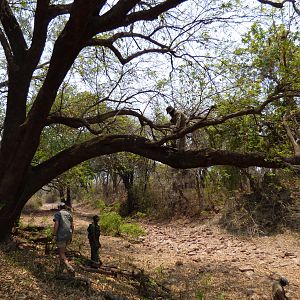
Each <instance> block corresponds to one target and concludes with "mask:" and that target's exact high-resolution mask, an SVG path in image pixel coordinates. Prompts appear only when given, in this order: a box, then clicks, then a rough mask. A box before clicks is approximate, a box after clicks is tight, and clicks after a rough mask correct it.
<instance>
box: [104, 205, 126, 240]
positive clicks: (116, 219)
mask: <svg viewBox="0 0 300 300" xmlns="http://www.w3.org/2000/svg"><path fill="white" fill-rule="evenodd" d="M122 222H123V219H122V217H121V216H120V215H119V214H118V213H116V212H114V211H112V212H103V213H102V214H101V217H100V227H101V231H102V232H103V233H105V234H108V235H113V236H117V235H120V226H121V224H122Z"/></svg>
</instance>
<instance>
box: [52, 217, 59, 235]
mask: <svg viewBox="0 0 300 300" xmlns="http://www.w3.org/2000/svg"><path fill="white" fill-rule="evenodd" d="M58 226H59V221H58V220H54V225H53V233H52V235H54V236H56V235H57V230H58Z"/></svg>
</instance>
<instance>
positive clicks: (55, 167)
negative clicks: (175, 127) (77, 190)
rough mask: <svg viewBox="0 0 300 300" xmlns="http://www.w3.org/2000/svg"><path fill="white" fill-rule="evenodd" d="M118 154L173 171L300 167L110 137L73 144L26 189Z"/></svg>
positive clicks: (297, 160)
mask: <svg viewBox="0 0 300 300" xmlns="http://www.w3.org/2000/svg"><path fill="white" fill-rule="evenodd" d="M122 151H126V152H131V153H134V154H137V155H141V156H143V157H146V158H149V159H152V160H155V161H159V162H161V163H164V164H167V165H169V166H171V167H173V168H183V169H186V168H198V167H209V166H213V165H232V166H236V167H241V168H246V167H249V166H258V167H266V168H282V167H285V166H286V165H287V164H295V165H299V164H300V157H299V156H298V157H290V158H280V157H278V158H277V159H274V158H273V159H268V158H266V157H265V156H264V155H263V154H259V153H249V154H247V153H244V154H242V153H237V152H230V151H223V150H213V149H200V150H195V151H178V150H176V149H174V148H171V147H167V146H158V145H153V144H152V143H151V142H150V140H148V139H146V138H143V137H140V136H132V135H111V136H103V137H95V138H94V139H91V140H89V141H86V142H83V143H81V144H78V145H74V146H72V147H71V148H69V149H66V150H64V151H62V152H60V153H59V154H57V155H56V156H54V157H52V158H51V159H49V160H47V161H45V162H44V163H42V164H40V165H38V166H36V167H34V168H33V169H32V174H31V175H30V178H29V181H28V183H27V186H28V189H29V190H32V189H33V190H38V189H39V188H41V187H42V186H43V185H45V184H47V183H48V182H49V181H51V180H52V179H54V178H55V177H57V176H58V175H59V174H61V173H63V172H65V171H67V170H68V169H70V168H72V167H74V166H75V165H77V164H79V163H81V162H83V161H85V160H88V159H91V158H93V157H96V156H101V155H107V154H112V153H117V152H122Z"/></svg>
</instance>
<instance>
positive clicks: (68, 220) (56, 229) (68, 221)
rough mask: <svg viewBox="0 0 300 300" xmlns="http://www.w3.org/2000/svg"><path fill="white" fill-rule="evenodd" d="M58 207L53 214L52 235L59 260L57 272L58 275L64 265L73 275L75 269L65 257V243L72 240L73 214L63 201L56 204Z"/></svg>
mask: <svg viewBox="0 0 300 300" xmlns="http://www.w3.org/2000/svg"><path fill="white" fill-rule="evenodd" d="M58 209H59V211H58V212H56V213H55V214H54V216H53V221H54V226H53V237H54V239H55V241H56V245H57V248H58V255H59V260H60V261H59V267H58V270H57V271H58V272H57V273H58V275H59V274H60V273H62V272H63V270H64V268H65V267H66V268H67V270H68V271H69V272H70V273H71V274H72V276H75V270H74V268H73V267H72V266H71V264H70V263H69V261H68V259H67V257H66V248H67V245H68V244H69V243H70V242H71V241H72V235H73V231H74V225H73V216H72V214H71V212H70V210H69V209H68V207H67V206H66V204H65V203H63V202H61V203H60V204H59V205H58Z"/></svg>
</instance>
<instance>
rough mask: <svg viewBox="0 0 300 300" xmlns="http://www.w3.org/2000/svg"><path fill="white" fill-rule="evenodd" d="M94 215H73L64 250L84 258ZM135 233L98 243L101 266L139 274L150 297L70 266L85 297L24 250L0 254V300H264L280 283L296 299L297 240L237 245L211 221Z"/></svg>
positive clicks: (289, 236) (122, 281) (45, 220)
mask: <svg viewBox="0 0 300 300" xmlns="http://www.w3.org/2000/svg"><path fill="white" fill-rule="evenodd" d="M50 208H51V207H50ZM95 213H97V211H96V210H94V211H93V210H92V209H90V208H87V207H83V206H77V207H75V208H74V219H75V230H76V233H75V234H74V238H73V242H72V244H71V246H70V248H71V250H74V251H79V252H80V253H82V254H83V255H85V256H89V247H88V240H87V236H86V228H87V226H88V223H89V222H90V220H91V216H92V215H93V214H95ZM52 215H53V211H49V206H48V207H44V211H41V212H39V213H36V214H34V215H31V216H29V215H24V216H22V224H23V225H26V224H30V225H32V224H43V225H50V226H52ZM141 225H142V227H143V228H144V229H145V231H146V233H147V234H146V235H145V236H144V237H141V238H139V239H136V240H129V239H126V238H123V237H110V236H102V237H101V244H102V248H101V259H102V261H103V263H104V265H106V266H116V267H118V268H120V269H122V270H134V269H136V268H139V269H143V270H144V271H145V274H146V275H149V276H150V277H149V281H148V283H149V284H150V285H152V287H153V290H154V291H152V290H151V289H150V290H149V291H148V292H145V291H143V287H144V286H141V285H139V284H138V283H137V282H135V281H134V280H131V279H128V278H126V277H123V276H121V275H120V276H117V277H116V276H109V275H104V274H98V273H88V272H86V271H84V270H82V268H80V264H79V262H78V261H76V260H73V261H72V264H73V265H74V266H75V268H76V271H77V274H78V275H79V276H85V277H88V278H90V279H91V282H92V292H91V294H90V295H88V294H87V293H86V290H85V288H84V286H81V285H75V284H71V283H69V282H68V281H61V280H57V279H55V277H54V271H53V270H54V266H55V264H56V261H57V256H56V255H55V254H50V255H48V256H45V255H44V253H43V249H42V248H36V247H29V248H28V247H25V248H24V250H20V251H14V252H8V253H7V252H5V251H4V250H3V249H0V264H1V272H0V299H47V300H48V299H78V300H79V299H119V300H120V299H184V300H193V299H206V300H222V299H232V300H235V299H236V300H237V299H239V300H241V299H271V285H272V282H273V281H274V280H275V279H277V278H279V277H280V276H284V277H286V278H288V280H289V282H290V284H289V286H288V287H287V294H288V296H289V297H290V298H289V299H294V300H296V299H300V236H299V234H296V233H292V232H285V233H284V234H278V235H274V236H268V237H253V238H249V237H248V238H245V237H241V236H235V235H232V234H229V233H227V232H226V231H224V230H222V229H220V227H219V226H218V224H217V218H211V219H207V220H202V221H191V220H183V219H180V220H177V221H172V222H168V223H157V222H154V221H153V222H151V221H145V220H144V221H142V222H141ZM160 292H161V293H160ZM117 296H118V297H117Z"/></svg>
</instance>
